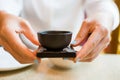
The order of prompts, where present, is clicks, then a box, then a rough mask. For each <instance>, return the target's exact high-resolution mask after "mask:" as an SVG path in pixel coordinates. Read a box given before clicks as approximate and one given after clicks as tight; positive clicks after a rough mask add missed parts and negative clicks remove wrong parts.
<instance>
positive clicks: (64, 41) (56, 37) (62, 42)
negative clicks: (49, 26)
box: [37, 31, 72, 51]
mask: <svg viewBox="0 0 120 80" xmlns="http://www.w3.org/2000/svg"><path fill="white" fill-rule="evenodd" d="M37 34H38V39H39V42H40V43H41V45H42V46H43V47H44V48H46V49H47V50H50V51H51V50H54V51H56V50H57V51H60V50H62V49H63V48H66V47H67V46H68V45H69V44H70V42H71V37H72V32H70V31H43V32H38V33H37Z"/></svg>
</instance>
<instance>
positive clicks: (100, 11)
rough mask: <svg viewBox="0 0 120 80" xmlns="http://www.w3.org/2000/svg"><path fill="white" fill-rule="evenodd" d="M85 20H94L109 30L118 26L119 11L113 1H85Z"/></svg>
mask: <svg viewBox="0 0 120 80" xmlns="http://www.w3.org/2000/svg"><path fill="white" fill-rule="evenodd" d="M85 12H86V15H87V18H90V19H96V20H98V21H99V22H100V23H102V24H103V25H105V26H107V27H108V28H110V29H111V30H114V29H115V28H116V27H117V26H118V24H119V10H118V7H117V6H116V4H115V2H114V1H113V0H86V2H85Z"/></svg>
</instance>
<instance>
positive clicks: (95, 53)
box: [81, 37, 110, 62]
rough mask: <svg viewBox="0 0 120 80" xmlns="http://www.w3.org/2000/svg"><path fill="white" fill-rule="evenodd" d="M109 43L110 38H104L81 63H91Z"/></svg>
mask: <svg viewBox="0 0 120 80" xmlns="http://www.w3.org/2000/svg"><path fill="white" fill-rule="evenodd" d="M109 43H110V37H105V38H104V39H103V40H102V41H101V42H100V44H98V45H97V47H96V48H95V49H94V50H93V51H92V52H91V53H90V54H89V55H88V56H86V57H85V58H84V59H83V60H81V61H84V62H85V61H87V62H91V61H93V60H94V59H95V58H96V57H97V56H98V55H99V53H100V52H101V51H102V50H103V49H105V48H106V47H107V46H108V44H109Z"/></svg>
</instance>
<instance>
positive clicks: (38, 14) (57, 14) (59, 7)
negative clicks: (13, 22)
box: [0, 0, 119, 42]
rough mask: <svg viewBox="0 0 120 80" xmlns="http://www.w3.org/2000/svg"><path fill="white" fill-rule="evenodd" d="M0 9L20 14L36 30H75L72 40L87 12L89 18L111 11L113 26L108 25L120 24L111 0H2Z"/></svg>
mask: <svg viewBox="0 0 120 80" xmlns="http://www.w3.org/2000/svg"><path fill="white" fill-rule="evenodd" d="M0 10H5V11H7V12H9V13H11V14H14V15H21V17H24V18H25V19H27V20H28V21H29V22H30V23H31V25H32V27H33V29H34V30H35V31H43V30H69V31H72V32H73V38H72V40H73V39H74V38H75V35H76V34H77V32H78V31H79V29H80V26H81V23H82V21H83V20H84V18H85V12H86V14H87V17H93V18H96V16H95V15H97V14H98V13H101V12H102V14H104V12H105V13H106V12H107V13H110V14H111V15H112V18H110V19H111V21H112V22H111V23H110V24H112V26H110V27H109V28H111V29H115V28H116V27H117V25H118V24H119V13H118V10H117V7H116V5H115V4H114V3H113V2H112V0H23V1H22V0H0ZM103 19H104V17H103ZM25 42H28V41H25Z"/></svg>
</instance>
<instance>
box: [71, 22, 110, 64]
mask: <svg viewBox="0 0 120 80" xmlns="http://www.w3.org/2000/svg"><path fill="white" fill-rule="evenodd" d="M110 40H111V37H110V30H109V29H107V28H106V27H105V26H102V25H101V24H99V23H98V22H97V21H89V22H88V21H84V22H83V24H82V26H81V29H80V30H79V32H78V34H77V37H76V39H75V44H72V45H73V47H75V46H79V45H82V48H81V49H80V50H79V51H78V52H77V56H76V58H75V62H76V61H81V62H90V61H92V60H93V59H95V58H96V57H97V56H98V54H99V53H100V52H101V51H102V50H103V49H104V48H106V47H107V46H108V44H109V43H110Z"/></svg>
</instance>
